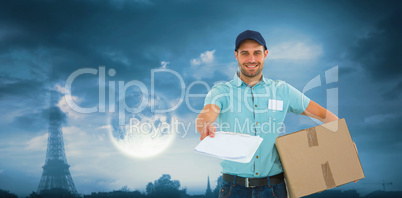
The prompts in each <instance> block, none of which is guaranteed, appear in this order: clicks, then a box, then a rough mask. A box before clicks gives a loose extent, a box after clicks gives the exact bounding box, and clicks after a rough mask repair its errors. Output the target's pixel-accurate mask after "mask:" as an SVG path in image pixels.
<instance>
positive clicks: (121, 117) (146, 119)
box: [109, 100, 177, 158]
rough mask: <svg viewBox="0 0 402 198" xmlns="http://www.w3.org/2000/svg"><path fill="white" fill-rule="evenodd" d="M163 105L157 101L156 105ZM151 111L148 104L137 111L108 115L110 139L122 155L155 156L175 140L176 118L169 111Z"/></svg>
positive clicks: (136, 156) (159, 106) (160, 106)
mask: <svg viewBox="0 0 402 198" xmlns="http://www.w3.org/2000/svg"><path fill="white" fill-rule="evenodd" d="M129 101H130V100H129ZM164 104H165V103H163V101H161V100H159V101H158V106H157V108H162V107H164V106H165V105H164ZM154 109H155V108H154ZM151 110H152V109H151V108H150V107H149V106H147V107H146V108H145V109H143V110H142V111H141V112H139V113H135V114H130V113H127V112H126V111H124V112H118V113H115V114H114V115H112V116H111V117H109V125H111V129H110V133H109V134H110V136H111V139H112V142H113V144H114V145H115V146H116V147H117V148H118V149H119V150H120V151H122V152H123V153H124V154H126V155H128V156H131V157H135V158H150V157H154V156H156V155H158V154H161V153H162V152H163V151H165V150H166V149H167V148H168V147H169V146H170V145H171V144H172V142H173V141H174V139H175V136H176V131H177V127H176V126H175V124H176V123H177V122H175V120H176V118H175V117H173V116H171V115H170V113H153V112H152V111H151Z"/></svg>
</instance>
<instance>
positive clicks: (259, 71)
mask: <svg viewBox="0 0 402 198" xmlns="http://www.w3.org/2000/svg"><path fill="white" fill-rule="evenodd" d="M245 67H246V66H244V67H242V66H240V72H241V73H242V74H243V75H245V76H247V77H249V78H252V77H255V76H258V75H259V74H260V73H261V72H262V67H261V64H260V65H258V70H257V71H256V72H255V74H254V75H252V74H248V73H247V70H246V69H245Z"/></svg>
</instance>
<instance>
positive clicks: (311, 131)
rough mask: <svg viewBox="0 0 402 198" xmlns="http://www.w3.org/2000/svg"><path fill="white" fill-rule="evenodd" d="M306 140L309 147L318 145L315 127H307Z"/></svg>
mask: <svg viewBox="0 0 402 198" xmlns="http://www.w3.org/2000/svg"><path fill="white" fill-rule="evenodd" d="M307 141H308V146H309V147H313V146H318V140H317V133H316V132H315V128H308V129H307Z"/></svg>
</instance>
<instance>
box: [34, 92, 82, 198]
mask: <svg viewBox="0 0 402 198" xmlns="http://www.w3.org/2000/svg"><path fill="white" fill-rule="evenodd" d="M58 98H59V97H58V92H56V91H51V93H50V108H49V131H48V132H49V136H48V139H47V151H46V161H45V165H44V166H43V167H42V168H43V173H42V178H41V180H40V182H39V186H38V190H37V193H38V194H41V192H44V191H49V190H56V191H59V192H60V190H62V191H68V192H69V193H71V194H73V195H76V194H77V190H76V188H75V185H74V182H73V179H72V177H71V174H70V170H69V167H70V166H69V165H68V164H67V158H66V154H65V151H64V141H63V133H62V131H61V124H62V121H63V119H64V116H65V115H64V114H63V112H62V111H61V110H60V108H59V107H58V106H57V105H56V104H57V101H58Z"/></svg>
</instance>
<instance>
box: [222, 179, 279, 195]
mask: <svg viewBox="0 0 402 198" xmlns="http://www.w3.org/2000/svg"><path fill="white" fill-rule="evenodd" d="M225 197H232V198H237V197H238V198H247V197H250V198H257V197H261V198H271V197H272V198H287V191H286V185H285V182H284V181H282V182H281V183H279V184H276V185H272V186H260V187H253V188H247V187H244V186H241V185H238V184H234V183H233V182H228V181H225V180H223V179H222V183H221V188H220V189H219V198H225Z"/></svg>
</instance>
